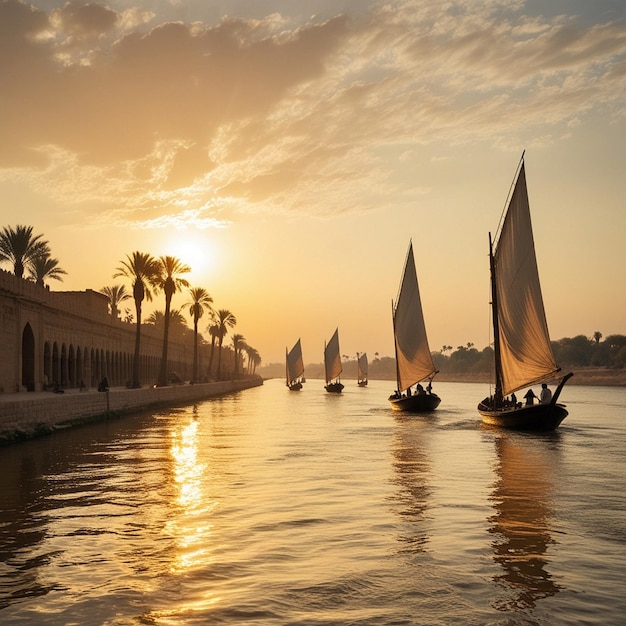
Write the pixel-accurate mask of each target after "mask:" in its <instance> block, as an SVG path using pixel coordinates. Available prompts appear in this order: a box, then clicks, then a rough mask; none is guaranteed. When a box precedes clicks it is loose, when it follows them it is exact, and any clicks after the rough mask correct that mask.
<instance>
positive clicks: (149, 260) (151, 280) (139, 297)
mask: <svg viewBox="0 0 626 626" xmlns="http://www.w3.org/2000/svg"><path fill="white" fill-rule="evenodd" d="M159 269H160V265H159V262H158V261H157V260H156V259H155V258H154V257H153V256H152V255H150V254H147V253H145V252H136V251H135V252H133V253H132V255H128V254H127V255H126V260H125V261H122V262H121V265H120V267H118V268H117V270H116V272H115V274H113V278H117V277H118V276H125V277H126V278H128V279H129V280H131V281H132V283H133V299H134V300H135V311H136V313H137V330H136V332H135V356H134V360H133V380H132V382H131V386H132V387H133V388H135V389H136V388H138V387H141V383H140V382H139V344H140V341H141V304H142V302H143V301H144V299H145V300H148V301H150V300H152V289H154V288H155V286H156V285H157V281H158V277H159Z"/></svg>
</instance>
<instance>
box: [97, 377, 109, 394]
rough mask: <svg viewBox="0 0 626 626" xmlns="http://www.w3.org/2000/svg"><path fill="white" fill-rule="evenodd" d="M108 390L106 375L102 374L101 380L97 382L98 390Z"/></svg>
mask: <svg viewBox="0 0 626 626" xmlns="http://www.w3.org/2000/svg"><path fill="white" fill-rule="evenodd" d="M108 390H109V381H108V380H107V377H106V376H104V377H103V378H102V380H101V381H100V382H99V383H98V391H108Z"/></svg>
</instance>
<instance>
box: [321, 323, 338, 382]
mask: <svg viewBox="0 0 626 626" xmlns="http://www.w3.org/2000/svg"><path fill="white" fill-rule="evenodd" d="M324 368H325V370H326V382H327V383H329V382H330V381H331V380H334V379H335V378H338V377H339V374H341V372H342V370H343V367H342V365H341V356H340V354H339V329H338V328H337V329H336V330H335V332H334V333H333V336H332V337H331V338H330V341H329V342H328V343H327V344H326V346H325V347H324Z"/></svg>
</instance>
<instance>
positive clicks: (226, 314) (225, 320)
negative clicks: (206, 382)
mask: <svg viewBox="0 0 626 626" xmlns="http://www.w3.org/2000/svg"><path fill="white" fill-rule="evenodd" d="M215 319H216V322H217V325H218V332H217V340H218V348H217V379H218V380H221V375H222V370H221V368H222V344H223V343H224V337H226V335H227V334H228V329H229V328H234V327H235V326H236V325H237V318H236V317H235V316H234V315H233V314H232V313H231V312H230V311H229V310H228V309H220V310H219V311H218V312H217V313H216V315H215Z"/></svg>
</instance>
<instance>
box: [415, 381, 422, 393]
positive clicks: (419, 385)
mask: <svg viewBox="0 0 626 626" xmlns="http://www.w3.org/2000/svg"><path fill="white" fill-rule="evenodd" d="M415 391H416V392H417V393H418V394H420V393H424V387H422V385H421V384H420V383H417V387H415Z"/></svg>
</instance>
